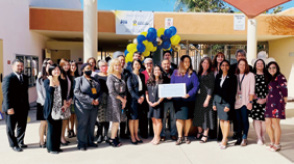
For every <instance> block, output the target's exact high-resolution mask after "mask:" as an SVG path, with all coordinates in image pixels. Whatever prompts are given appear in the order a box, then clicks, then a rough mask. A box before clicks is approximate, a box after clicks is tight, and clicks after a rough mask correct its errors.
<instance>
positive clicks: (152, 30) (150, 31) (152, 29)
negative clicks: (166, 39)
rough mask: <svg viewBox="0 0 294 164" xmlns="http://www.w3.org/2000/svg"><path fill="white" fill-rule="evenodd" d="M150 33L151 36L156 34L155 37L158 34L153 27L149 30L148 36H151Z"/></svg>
mask: <svg viewBox="0 0 294 164" xmlns="http://www.w3.org/2000/svg"><path fill="white" fill-rule="evenodd" d="M149 33H150V34H151V33H152V34H155V35H156V34H157V32H156V29H155V28H153V27H151V28H149V29H148V34H149Z"/></svg>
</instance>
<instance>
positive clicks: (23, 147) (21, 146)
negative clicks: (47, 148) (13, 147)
mask: <svg viewBox="0 0 294 164" xmlns="http://www.w3.org/2000/svg"><path fill="white" fill-rule="evenodd" d="M19 147H20V148H22V149H25V148H28V145H25V144H19Z"/></svg>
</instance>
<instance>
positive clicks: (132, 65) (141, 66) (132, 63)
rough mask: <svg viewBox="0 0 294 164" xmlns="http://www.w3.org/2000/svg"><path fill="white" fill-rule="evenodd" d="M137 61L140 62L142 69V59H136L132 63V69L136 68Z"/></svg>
mask: <svg viewBox="0 0 294 164" xmlns="http://www.w3.org/2000/svg"><path fill="white" fill-rule="evenodd" d="M135 62H138V63H139V64H140V69H141V68H142V63H141V61H140V60H138V59H135V60H133V63H132V70H134V64H135Z"/></svg>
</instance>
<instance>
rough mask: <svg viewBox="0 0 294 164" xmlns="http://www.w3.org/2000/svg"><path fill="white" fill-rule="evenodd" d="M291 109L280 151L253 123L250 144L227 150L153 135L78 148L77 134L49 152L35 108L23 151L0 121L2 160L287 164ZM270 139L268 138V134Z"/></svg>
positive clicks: (293, 145)
mask: <svg viewBox="0 0 294 164" xmlns="http://www.w3.org/2000/svg"><path fill="white" fill-rule="evenodd" d="M289 105H290V107H291V110H287V112H288V113H289V116H290V117H289V118H287V119H286V120H283V121H282V122H281V124H282V131H283V132H282V133H283V134H282V141H281V144H282V150H281V151H280V152H278V153H275V152H271V151H269V150H267V149H266V147H265V146H259V145H257V144H255V140H256V139H255V133H254V129H253V128H252V123H251V125H250V132H249V138H248V140H249V145H248V146H247V147H240V146H233V141H230V146H229V147H228V148H227V149H226V150H220V149H219V146H218V144H217V142H216V141H211V142H207V143H205V144H201V143H199V142H198V141H193V142H192V143H191V144H190V145H187V144H182V145H181V146H176V145H175V143H174V142H171V141H166V142H164V143H161V144H159V145H157V146H154V145H152V144H150V143H148V142H149V141H150V140H151V138H150V139H148V140H143V141H144V143H143V144H141V145H137V146H134V145H131V144H130V143H129V141H128V140H124V141H123V146H122V147H120V148H113V147H110V146H109V145H108V144H106V143H102V144H100V145H99V147H98V148H95V149H89V150H88V151H78V150H77V148H76V141H75V138H73V139H70V141H71V144H70V145H69V146H65V147H62V149H63V150H64V152H63V153H60V154H59V155H52V154H48V153H47V150H46V149H41V148H39V145H38V140H39V139H38V128H39V123H38V122H37V121H35V120H34V118H35V112H36V111H35V110H31V111H30V118H31V121H30V123H29V124H28V127H27V132H26V137H25V142H26V144H28V146H29V148H27V149H24V152H22V153H16V152H14V151H12V149H11V148H9V146H8V141H7V137H6V130H5V128H6V126H5V124H4V121H0V141H1V142H0V161H1V162H0V164H10V163H13V164H16V163H29V164H35V163H36V164H51V163H54V164H58V163H60V164H67V163H70V164H75V163H103V164H105V163H106V164H107V163H120V164H125V163H126V164H132V163H143V164H144V163H146V164H147V163H148V164H149V163H156V164H157V163H159V164H165V163H172V164H173V163H177V164H186V163H187V164H188V163H197V164H198V163H199V164H214V163H217V164H220V163H238V164H240V163H241V164H242V163H244V164H265V163H266V164H277V163H278V164H287V163H292V162H294V110H292V109H294V103H293V104H289ZM267 140H268V138H267Z"/></svg>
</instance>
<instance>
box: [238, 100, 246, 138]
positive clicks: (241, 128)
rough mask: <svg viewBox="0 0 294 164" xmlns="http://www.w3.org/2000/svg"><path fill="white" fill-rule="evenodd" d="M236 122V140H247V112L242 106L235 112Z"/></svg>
mask: <svg viewBox="0 0 294 164" xmlns="http://www.w3.org/2000/svg"><path fill="white" fill-rule="evenodd" d="M235 113H236V121H237V135H238V138H241V137H242V139H247V136H248V131H249V120H248V110H247V107H246V106H245V105H244V106H242V107H241V108H239V109H236V110H235Z"/></svg>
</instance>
